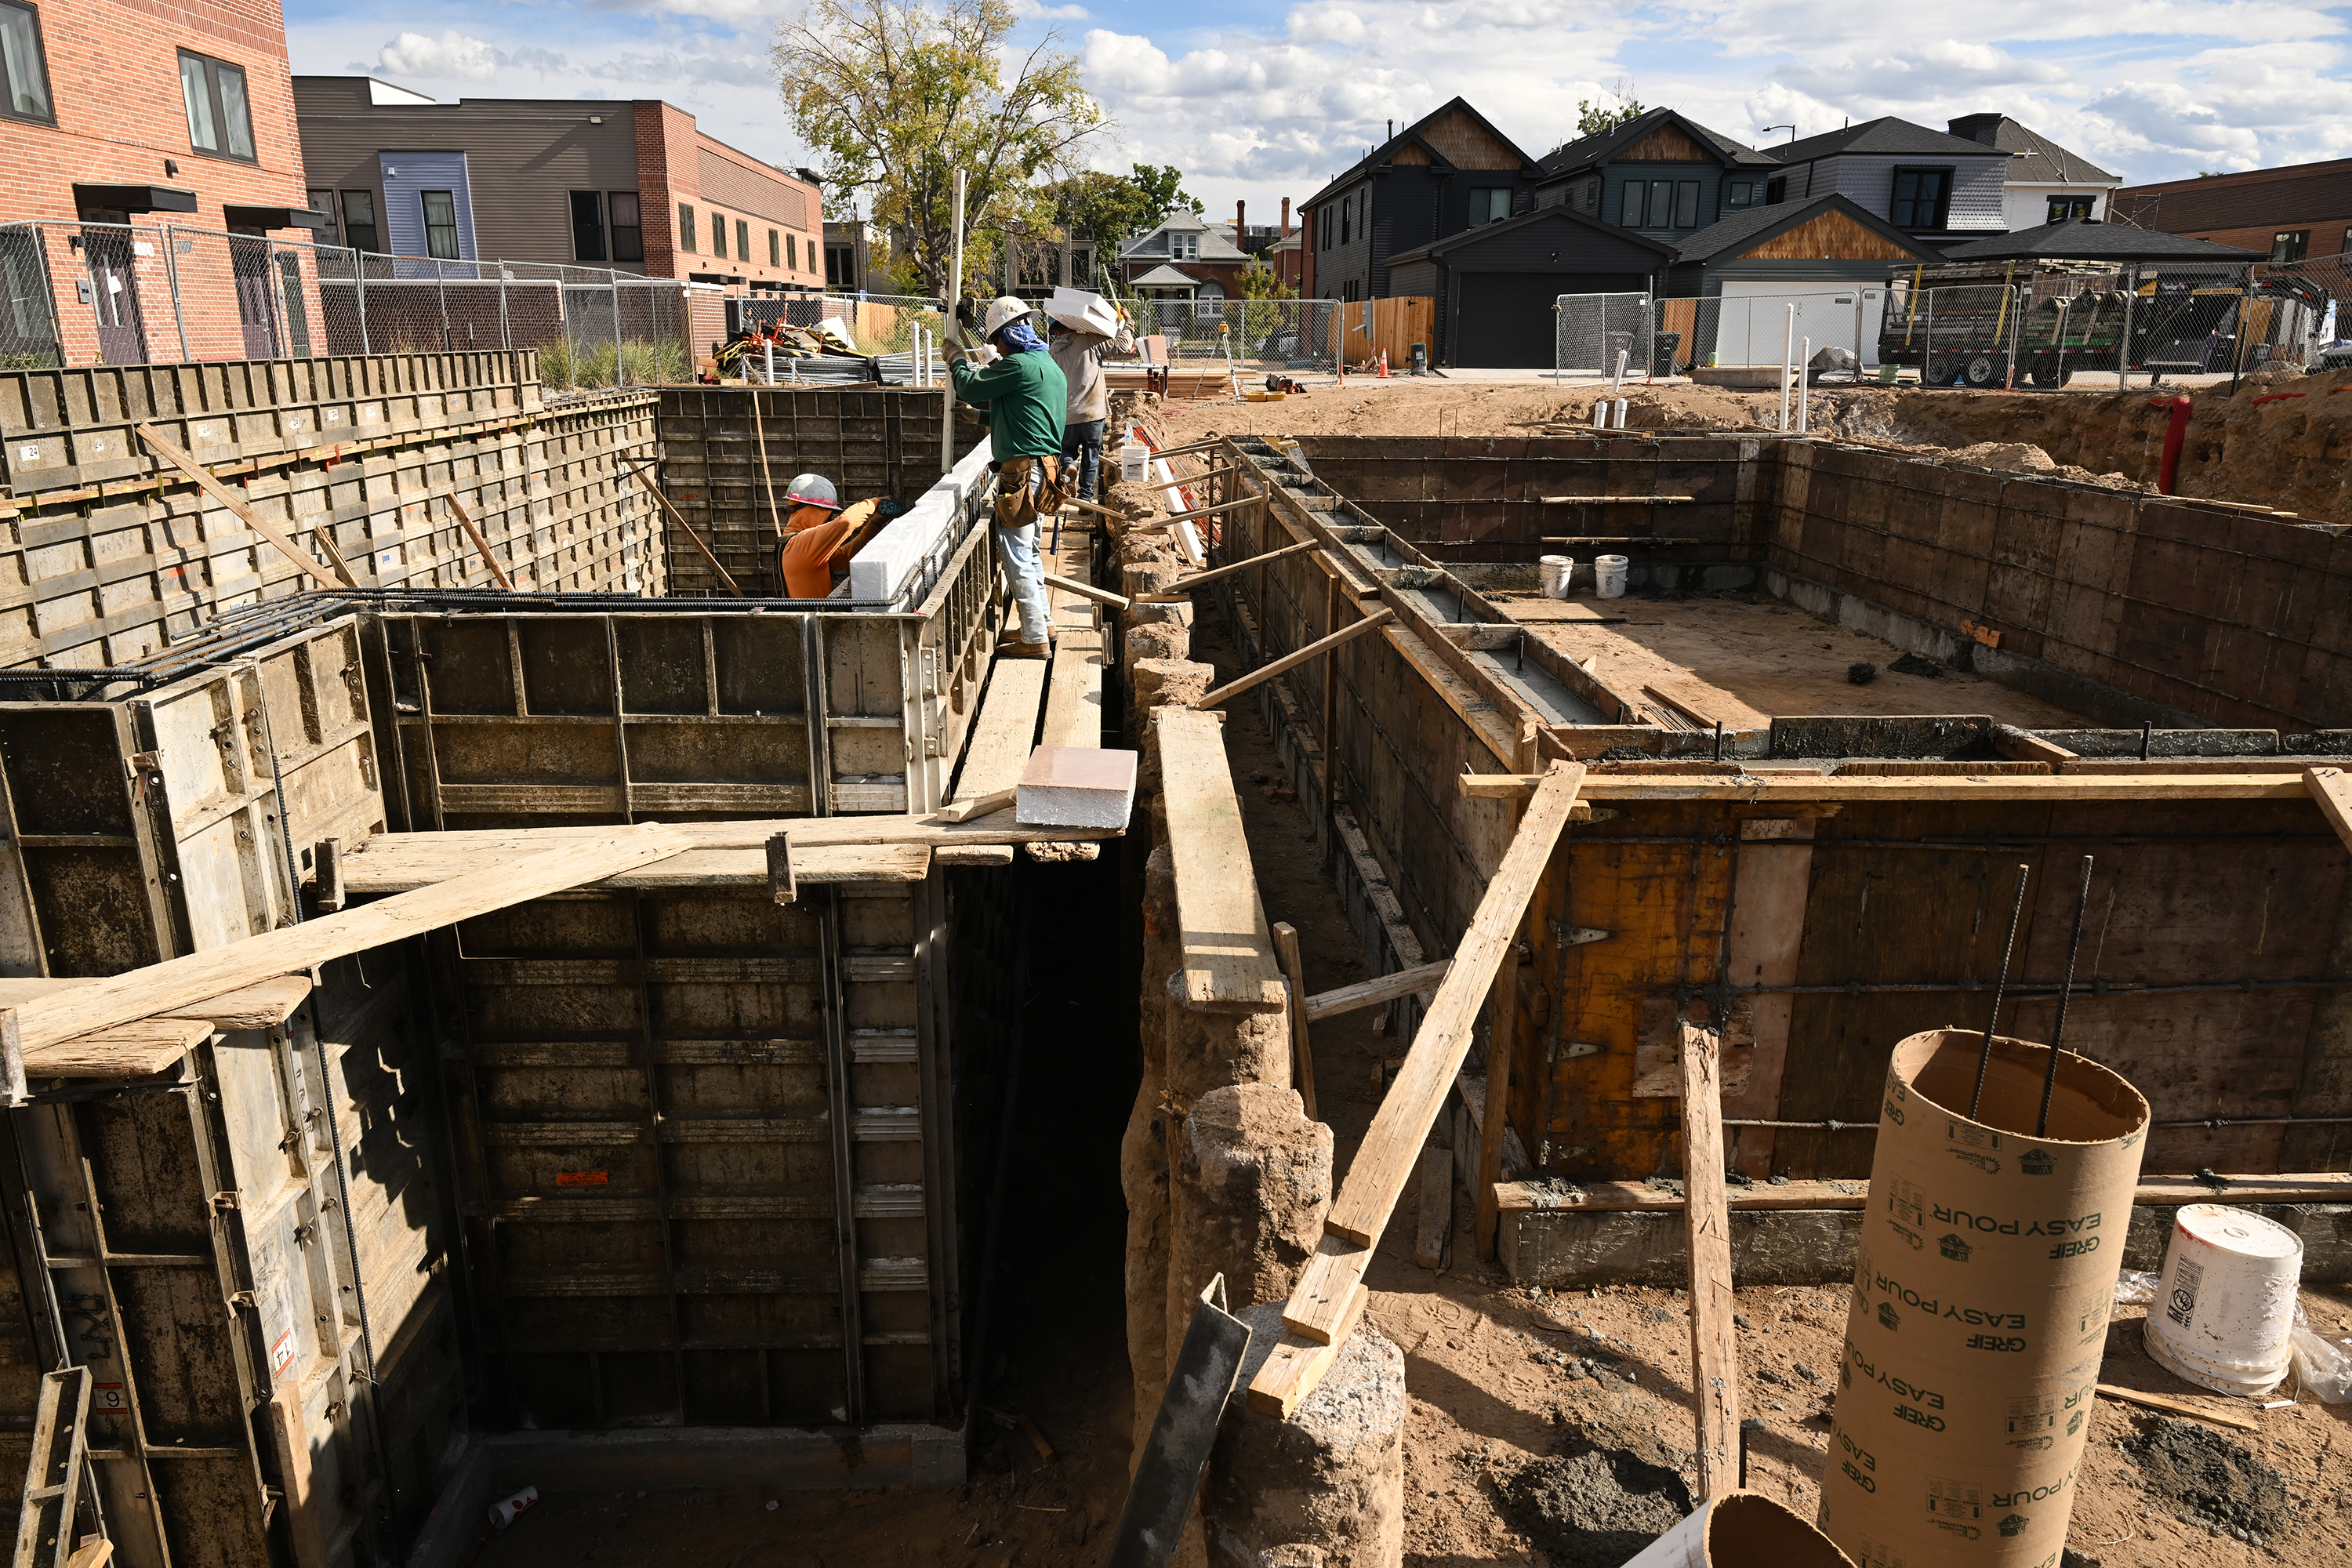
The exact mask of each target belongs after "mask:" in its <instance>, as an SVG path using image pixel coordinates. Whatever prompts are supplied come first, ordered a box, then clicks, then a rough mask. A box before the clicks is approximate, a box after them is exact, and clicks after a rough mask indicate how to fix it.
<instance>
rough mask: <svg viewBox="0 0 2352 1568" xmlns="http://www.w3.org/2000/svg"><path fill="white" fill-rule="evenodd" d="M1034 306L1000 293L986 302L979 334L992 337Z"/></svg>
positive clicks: (1033, 308)
mask: <svg viewBox="0 0 2352 1568" xmlns="http://www.w3.org/2000/svg"><path fill="white" fill-rule="evenodd" d="M1036 308H1037V307H1036V306H1034V305H1032V304H1031V303H1030V302H1029V301H1028V300H1018V299H1015V298H1013V296H1012V295H1010V294H1003V295H1000V296H998V297H997V298H996V299H993V300H990V301H989V302H988V311H987V313H986V314H985V315H983V316H982V317H981V319H980V335H981V336H982V337H984V338H992V337H994V336H995V335H996V334H997V333H999V332H1001V331H1003V330H1004V329H1005V328H1007V327H1009V326H1011V325H1012V324H1013V322H1015V321H1019V320H1020V319H1021V318H1022V317H1024V316H1025V315H1027V314H1029V312H1031V311H1032V310H1035V309H1036Z"/></svg>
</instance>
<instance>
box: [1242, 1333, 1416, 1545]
mask: <svg viewBox="0 0 2352 1568" xmlns="http://www.w3.org/2000/svg"><path fill="white" fill-rule="evenodd" d="M1241 1316H1242V1317H1243V1319H1244V1320H1245V1321H1247V1322H1248V1323H1249V1326H1250V1349H1249V1355H1248V1357H1247V1359H1245V1360H1244V1362H1243V1363H1242V1376H1241V1381H1242V1386H1243V1388H1244V1389H1246V1388H1247V1386H1248V1384H1249V1381H1250V1379H1251V1378H1253V1377H1255V1376H1256V1375H1257V1370H1258V1368H1259V1367H1260V1366H1262V1365H1264V1364H1265V1358H1266V1356H1267V1354H1268V1353H1269V1352H1271V1351H1272V1350H1273V1349H1274V1343H1275V1342H1276V1340H1277V1339H1279V1338H1281V1337H1282V1308H1281V1305H1280V1303H1278V1302H1277V1303H1273V1304H1269V1305H1267V1306H1264V1307H1253V1308H1250V1309H1249V1310H1246V1311H1244V1312H1243V1313H1242V1314H1241ZM1405 1408H1406V1407H1405V1393H1404V1352H1402V1351H1401V1350H1399V1349H1398V1348H1397V1347H1396V1345H1395V1344H1394V1343H1393V1342H1391V1341H1390V1340H1389V1339H1388V1337H1387V1336H1386V1335H1384V1334H1382V1333H1381V1331H1379V1330H1378V1329H1376V1328H1374V1327H1373V1326H1372V1325H1371V1324H1370V1322H1363V1323H1360V1324H1359V1325H1358V1326H1357V1329H1356V1331H1355V1332H1354V1333H1353V1334H1351V1335H1349V1339H1348V1342H1347V1343H1346V1344H1345V1345H1343V1346H1341V1347H1340V1350H1339V1360H1338V1361H1337V1362H1335V1363H1333V1364H1332V1367H1331V1370H1330V1372H1329V1373H1327V1374H1325V1376H1324V1379H1323V1381H1322V1383H1321V1384H1318V1386H1317V1388H1316V1390H1315V1392H1314V1393H1313V1394H1309V1395H1307V1402H1306V1403H1305V1404H1303V1405H1300V1406H1299V1407H1298V1409H1297V1411H1295V1412H1294V1413H1293V1414H1292V1415H1291V1416H1290V1418H1289V1419H1288V1420H1283V1419H1281V1418H1280V1417H1278V1416H1273V1415H1266V1414H1265V1413H1264V1412H1262V1411H1257V1410H1253V1409H1251V1408H1250V1407H1249V1402H1248V1398H1247V1396H1246V1394H1244V1393H1242V1392H1241V1391H1239V1390H1237V1391H1236V1392H1235V1394H1234V1401H1233V1403H1232V1404H1231V1405H1227V1406H1226V1407H1225V1418H1224V1424H1223V1430H1222V1431H1220V1433H1219V1434H1218V1437H1217V1449H1216V1453H1215V1456H1214V1457H1213V1458H1212V1459H1211V1460H1210V1462H1209V1478H1208V1482H1207V1485H1206V1486H1205V1487H1204V1488H1203V1489H1202V1496H1201V1521H1202V1526H1203V1534H1204V1537H1205V1540H1206V1542H1207V1545H1208V1549H1209V1562H1210V1563H1212V1564H1213V1565H1214V1568H1261V1565H1263V1564H1266V1563H1288V1564H1296V1565H1300V1568H1305V1565H1309V1564H1312V1565H1314V1568H1397V1565H1398V1564H1400V1563H1402V1562H1403V1561H1404V1418H1405Z"/></svg>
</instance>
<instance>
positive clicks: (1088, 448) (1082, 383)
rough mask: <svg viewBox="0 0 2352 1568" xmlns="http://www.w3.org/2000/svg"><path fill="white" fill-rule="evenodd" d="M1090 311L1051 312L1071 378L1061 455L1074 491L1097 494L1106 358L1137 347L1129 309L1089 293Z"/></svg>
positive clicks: (1057, 353) (1088, 496) (1057, 355)
mask: <svg viewBox="0 0 2352 1568" xmlns="http://www.w3.org/2000/svg"><path fill="white" fill-rule="evenodd" d="M1088 298H1090V299H1091V303H1090V304H1088V306H1087V310H1086V313H1085V314H1084V315H1083V316H1078V317H1076V318H1075V319H1073V318H1072V317H1070V316H1066V315H1059V316H1057V315H1051V314H1049V315H1048V317H1047V320H1048V321H1051V322H1052V323H1053V335H1052V339H1051V348H1052V353H1053V355H1054V363H1055V364H1057V365H1060V366H1061V367H1062V379H1063V380H1064V381H1066V382H1067V383H1068V384H1069V387H1070V406H1069V409H1068V411H1067V412H1066V415H1065V416H1064V419H1063V424H1062V461H1063V462H1065V463H1066V464H1067V465H1069V467H1070V469H1071V475H1070V477H1071V479H1073V480H1074V481H1075V483H1076V489H1075V491H1074V492H1073V493H1075V494H1076V496H1077V498H1078V499H1079V500H1095V499H1096V497H1097V495H1098V494H1099V493H1100V489H1101V483H1102V456H1103V431H1104V430H1105V429H1106V428H1107V427H1108V424H1109V421H1110V386H1109V383H1108V381H1107V380H1106V378H1105V377H1104V375H1103V361H1105V360H1106V359H1108V358H1110V357H1111V356H1112V355H1114V354H1116V355H1118V356H1119V357H1121V358H1131V357H1133V355H1134V353H1135V329H1134V328H1132V327H1130V326H1129V325H1128V321H1127V312H1126V311H1125V310H1120V309H1119V308H1118V306H1115V305H1113V304H1112V303H1111V302H1110V301H1109V300H1105V299H1102V298H1101V297H1099V296H1090V297H1088Z"/></svg>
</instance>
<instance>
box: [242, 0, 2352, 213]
mask: <svg viewBox="0 0 2352 1568" xmlns="http://www.w3.org/2000/svg"><path fill="white" fill-rule="evenodd" d="M1914 3H1916V0H1914ZM1015 4H1016V5H1017V6H1018V8H1019V10H1020V12H1021V15H1022V17H1023V20H1022V22H1021V25H1020V29H1019V31H1018V32H1017V33H1016V35H1015V42H1016V43H1017V44H1020V45H1024V46H1027V45H1034V44H1035V43H1036V42H1038V41H1040V40H1041V39H1044V38H1045V37H1046V36H1047V35H1049V34H1053V35H1058V37H1059V39H1060V42H1061V46H1062V47H1065V48H1066V49H1067V50H1068V51H1069V52H1071V53H1073V54H1075V55H1076V56H1077V58H1079V60H1080V61H1081V62H1082V64H1083V66H1084V68H1085V74H1086V78H1087V83H1088V86H1089V88H1090V89H1091V90H1092V91H1093V92H1094V94H1095V96H1096V97H1097V100H1100V102H1101V103H1102V104H1103V106H1104V108H1105V110H1107V111H1108V114H1109V116H1110V118H1111V120H1112V121H1114V122H1115V125H1116V130H1115V131H1114V132H1112V133H1111V134H1108V135H1107V136H1105V137H1104V138H1103V139H1102V140H1101V142H1100V144H1099V145H1098V146H1097V148H1096V149H1095V150H1094V152H1093V153H1092V155H1091V156H1090V157H1089V158H1088V160H1087V161H1088V162H1089V163H1091V164H1092V165H1093V166H1094V167H1097V168H1105V169H1114V170H1119V171H1124V170H1125V169H1126V168H1127V167H1128V165H1129V163H1134V162H1137V161H1141V162H1144V163H1173V164H1175V165H1176V166H1177V167H1178V168H1180V169H1181V170H1182V171H1183V172H1184V175H1185V189H1186V190H1187V191H1189V192H1190V193H1191V194H1192V195H1194V196H1195V197H1198V198H1199V199H1200V200H1201V201H1202V203H1203V204H1204V205H1206V207H1207V209H1208V211H1209V213H1210V214H1211V216H1225V215H1228V214H1230V213H1231V212H1232V210H1233V206H1234V201H1235V200H1236V199H1237V198H1238V199H1245V200H1246V201H1247V202H1248V204H1249V220H1250V221H1251V222H1252V223H1268V222H1272V221H1274V220H1275V218H1276V214H1277V210H1278V208H1279V205H1280V203H1281V201H1282V198H1283V197H1285V196H1288V197H1290V198H1292V199H1293V201H1294V202H1300V203H1303V202H1304V201H1305V199H1306V198H1307V196H1308V195H1311V194H1313V192H1314V191H1315V190H1316V189H1317V188H1318V187H1319V186H1320V185H1321V184H1323V183H1324V182H1325V181H1327V180H1328V179H1329V178H1330V177H1331V176H1333V175H1335V174H1339V172H1340V171H1341V170H1343V169H1345V168H1346V167H1347V166H1348V165H1349V164H1350V163H1353V162H1354V161H1355V160H1356V159H1358V158H1360V157H1361V156H1362V154H1363V153H1364V152H1365V151H1366V150H1367V149H1368V148H1370V147H1371V146H1374V145H1377V144H1378V143H1379V142H1381V141H1382V140H1384V139H1385V137H1386V131H1385V129H1384V126H1385V123H1386V122H1387V121H1397V122H1398V123H1400V124H1402V123H1406V122H1409V121H1412V120H1415V119H1418V118H1419V117H1421V116H1422V115H1423V114H1426V113H1428V112H1429V111H1430V110H1433V109H1434V108H1436V107H1437V106H1438V105H1440V104H1442V103H1444V102H1445V101H1446V100H1448V99H1450V98H1452V97H1454V96H1455V95H1456V94H1460V95H1462V96H1464V97H1465V98H1467V99H1468V100H1470V102H1471V103H1472V104H1474V105H1475V106H1476V108H1477V109H1478V110H1479V111H1480V112H1481V113H1483V114H1484V115H1485V116H1486V118H1487V119H1488V120H1489V121H1492V122H1493V123H1494V124H1495V125H1496V127H1497V128H1498V129H1499V130H1501V131H1502V132H1504V134H1506V135H1507V136H1508V137H1510V138H1511V139H1512V140H1513V141H1515V142H1517V143H1518V144H1519V146H1520V147H1522V148H1523V149H1525V150H1526V151H1528V153H1531V154H1534V155H1536V156H1541V155H1542V154H1543V153H1545V152H1547V151H1549V149H1550V148H1552V147H1554V146H1556V145H1558V144H1559V143H1560V142H1564V141H1567V140H1570V139H1571V138H1572V137H1573V136H1574V134H1575V127H1576V118H1577V104H1578V102H1579V100H1602V99H1612V100H1613V97H1612V87H1614V86H1619V85H1625V84H1630V90H1631V93H1632V96H1633V97H1634V98H1636V99H1638V100H1640V101H1641V102H1642V103H1643V104H1644V105H1647V106H1651V107H1656V106H1659V105H1664V106H1667V107H1671V108H1674V109H1675V110H1680V111H1681V112H1683V113H1684V114H1685V115H1687V116H1689V117H1690V118H1692V119H1694V120H1696V121H1698V122H1699V123H1701V124H1703V125H1706V126H1709V127H1711V128H1713V129H1714V130H1716V131H1718V132H1723V133H1724V134H1726V135H1728V136H1731V137H1734V138H1736V139H1738V140H1740V141H1744V142H1749V143H1750V144H1760V143H1762V142H1767V141H1782V140H1786V139H1787V138H1788V137H1789V135H1790V132H1789V131H1788V130H1786V129H1781V130H1778V131H1769V132H1768V129H1767V128H1768V127H1774V126H1779V127H1788V126H1790V125H1793V126H1794V127H1795V128H1796V134H1798V135H1800V136H1809V135H1811V134H1813V133H1815V132H1822V131H1832V130H1835V129H1836V128H1837V127H1839V126H1840V125H1842V124H1843V123H1845V122H1846V121H1847V120H1848V119H1853V120H1856V121H1860V120H1868V119H1874V118H1876V117H1878V116H1881V115H1890V114H1891V115H1899V116H1901V117H1902V118H1904V119H1906V120H1910V121H1916V122H1918V123H1920V124H1923V125H1928V126H1933V127H1935V128H1937V129H1941V128H1942V127H1943V125H1944V123H1945V121H1948V120H1950V119H1952V118H1953V117H1955V116H1958V115H1961V114H1969V113H1974V112H1978V111H1979V110H1999V111H2000V112H2002V113H2006V114H2008V115H2009V116H2011V118H2012V119H2015V120H2019V121H2023V122H2024V123H2025V124H2027V125H2029V126H2031V127H2032V128H2033V129H2034V130H2036V131H2038V132H2042V134H2043V135H2045V136H2047V137H2050V138H2052V139H2053V140H2054V141H2056V142H2059V143H2060V144H2062V145H2063V146H2065V147H2066V148H2068V149H2070V150H2071V151H2074V152H2076V153H2083V154H2084V155H2085V156H2087V157H2090V158H2092V159H2093V160H2095V162H2097V163H2100V164H2103V165H2104V166H2105V167H2106V168H2108V169H2110V170H2113V171H2114V172H2116V173H2117V174H2123V175H2124V176H2126V178H2127V179H2128V180H2130V181H2132V182H2135V183H2137V182H2141V181H2147V180H2162V179H2179V178H2186V177H2188V176H2190V175H2194V174H2199V173H2200V172H2203V171H2206V170H2219V171H2229V170H2238V169H2252V168H2262V167H2266V166H2272V165H2275V164H2280V163H2308V162H2311V161H2314V160H2316V159H2323V158H2340V157H2346V156H2352V57H2347V44H2346V38H2347V26H2352V7H2345V6H2338V7H2327V6H2318V5H2301V4H2295V3H2294V0H2099V3H2098V4H2089V3H2086V0H1971V3H1970V4H1968V5H1960V6H1955V5H1949V4H1944V5H1930V6H1929V7H1928V10H1927V11H1925V12H1922V11H1914V10H1913V9H1911V6H1910V5H1887V4H1885V3H1884V0H1804V3H1803V4H1801V5H1800V4H1798V3H1797V0H1647V3H1641V4H1634V3H1629V0H1620V3H1613V4H1612V3H1611V0H1598V3H1593V0H1588V3H1585V4H1569V3H1567V0H1484V3H1482V4H1474V5H1463V4H1450V5H1440V4H1426V3H1417V0H1308V3H1307V4H1304V5H1293V6H1291V7H1289V8H1288V9H1283V8H1282V7H1280V6H1279V5H1243V4H1239V3H1237V0H1188V3H1185V4H1181V5H1168V4H1166V3H1164V0H1161V3H1158V4H1147V3H1145V0H1069V3H1066V4H1055V3H1053V0H1015ZM797 5H798V0H583V3H581V4H576V5H550V4H546V3H544V0H406V3H405V4H404V5H400V6H398V7H396V8H393V9H390V10H387V9H384V8H383V7H380V6H377V5H346V4H341V3H339V0H292V3H291V4H289V5H288V6H287V13H286V23H287V35H288V38H289V43H290V45H291V47H292V52H293V64H294V69H295V71H296V72H297V73H298V74H305V75H315V74H332V73H342V72H366V73H371V74H373V75H376V76H380V77H383V78H384V79H388V80H392V81H396V82H398V83H400V84H401V85H403V86H404V87H409V88H412V89H415V90H417V91H420V92H425V93H429V94H431V95H433V96H434V97H436V98H438V99H442V100H445V101H446V100H454V99H457V98H461V97H468V96H471V97H509V98H541V97H545V98H569V97H604V98H613V99H624V100H625V99H630V98H663V99H667V100H669V101H670V102H672V103H674V104H677V105H678V106H679V107H681V108H683V109H687V110H691V111H692V112H693V113H694V114H695V115H696V116H697V117H698V121H700V123H701V125H702V127H703V129H705V130H706V131H708V132H710V133H711V134H713V135H716V136H718V137H719V138H720V139H721V140H723V141H726V142H730V143H732V144H734V145H735V146H738V147H740V148H741V149H743V150H744V151H745V152H748V153H752V154H753V155H755V156H758V157H761V158H764V159H767V160H768V161H770V162H772V163H779V164H782V165H785V166H791V165H794V164H798V163H805V162H808V161H809V158H808V153H807V152H806V150H805V149H804V148H803V147H802V146H801V145H799V143H798V142H796V140H795V139H794V138H793V134H792V132H791V130H790V129H789V127H788V126H787V125H786V124H785V121H784V117H783V114H782V109H781V107H780V105H779V102H778V98H777V91H776V86H775V82H774V79H773V77H772V72H771V70H770V68H769V64H768V45H769V41H770V38H771V36H772V32H773V29H774V27H775V26H776V23H777V21H778V20H779V19H780V18H782V17H787V16H791V15H793V14H794V12H795V11H796V9H797ZM1931 12H1932V13H1933V15H1932V16H1930V14H1929V13H1931ZM1893 18H1900V19H1901V20H1903V21H1904V22H1906V23H1911V24H1923V25H1918V26H1913V27H1912V28H1911V30H1910V31H1908V32H1907V33H1906V32H1904V31H1901V30H1899V29H1896V28H1895V27H1892V26H1890V19H1893ZM1960 19H1967V20H1969V22H1970V23H1971V24H1972V30H1971V36H1969V37H1958V36H1956V35H1955V33H1954V32H1953V31H1948V30H1947V29H1948V28H1951V27H1952V26H1953V24H1955V23H1956V22H1957V21H1958V20H1960Z"/></svg>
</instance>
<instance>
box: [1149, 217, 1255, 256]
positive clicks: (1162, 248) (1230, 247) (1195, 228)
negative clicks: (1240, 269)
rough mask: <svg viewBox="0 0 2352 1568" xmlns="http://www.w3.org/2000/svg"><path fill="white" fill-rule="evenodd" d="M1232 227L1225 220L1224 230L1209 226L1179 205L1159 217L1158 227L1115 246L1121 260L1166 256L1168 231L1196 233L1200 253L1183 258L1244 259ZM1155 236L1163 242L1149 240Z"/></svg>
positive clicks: (1205, 221) (1206, 221)
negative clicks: (1235, 240) (1198, 238)
mask: <svg viewBox="0 0 2352 1568" xmlns="http://www.w3.org/2000/svg"><path fill="white" fill-rule="evenodd" d="M1232 227H1233V226H1232V225H1230V224H1228V225H1226V226H1225V228H1226V232H1223V233H1220V232H1219V231H1218V230H1216V229H1214V228H1212V227H1211V226H1209V221H1208V220H1207V219H1206V218H1204V217H1202V216H1201V215H1200V214H1199V213H1196V212H1192V211H1190V210H1187V209H1180V210H1178V211H1176V212H1172V213H1170V214H1169V215H1168V216H1166V217H1164V218H1162V219H1160V226H1159V227H1157V228H1154V229H1152V230H1151V231H1150V233H1148V234H1139V235H1138V236H1136V237H1134V238H1133V239H1131V240H1129V241H1128V242H1127V243H1126V244H1125V245H1122V246H1120V247H1118V258H1119V259H1120V260H1121V261H1125V260H1127V259H1128V258H1130V257H1140V256H1165V255H1167V254H1168V247H1167V245H1166V243H1165V242H1164V239H1163V237H1164V236H1167V235H1171V234H1197V235H1199V236H1200V237H1201V254H1200V255H1198V256H1196V257H1188V258H1186V259H1187V260H1192V261H1247V260H1248V259H1249V256H1248V254H1247V253H1246V252H1244V250H1243V249H1242V248H1241V247H1238V246H1236V245H1235V244H1234V242H1233V239H1232V238H1231V230H1232ZM1154 240H1162V243H1160V245H1158V246H1157V247H1153V245H1152V242H1153V241H1154Z"/></svg>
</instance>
